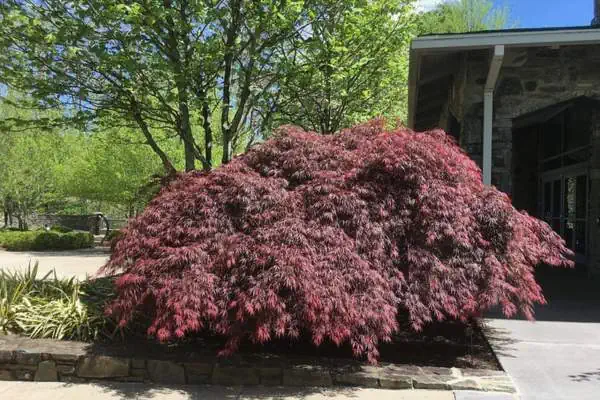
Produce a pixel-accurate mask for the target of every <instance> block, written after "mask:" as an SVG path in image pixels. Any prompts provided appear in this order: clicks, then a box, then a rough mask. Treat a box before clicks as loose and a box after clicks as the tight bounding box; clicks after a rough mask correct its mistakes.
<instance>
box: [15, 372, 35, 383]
mask: <svg viewBox="0 0 600 400" xmlns="http://www.w3.org/2000/svg"><path fill="white" fill-rule="evenodd" d="M33 376H34V373H33V372H32V371H29V370H25V369H22V370H16V371H15V378H16V379H17V380H19V381H32V380H33Z"/></svg>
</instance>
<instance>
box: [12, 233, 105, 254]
mask: <svg viewBox="0 0 600 400" xmlns="http://www.w3.org/2000/svg"><path fill="white" fill-rule="evenodd" d="M93 245H94V236H93V235H91V234H90V233H86V232H67V233H60V232H53V231H50V232H48V231H24V232H15V231H0V247H4V248H5V249H6V250H9V251H28V250H31V251H43V250H76V249H84V248H89V247H93Z"/></svg>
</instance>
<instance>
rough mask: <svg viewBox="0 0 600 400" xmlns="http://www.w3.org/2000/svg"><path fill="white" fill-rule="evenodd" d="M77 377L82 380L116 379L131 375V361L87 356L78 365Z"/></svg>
mask: <svg viewBox="0 0 600 400" xmlns="http://www.w3.org/2000/svg"><path fill="white" fill-rule="evenodd" d="M75 372H76V374H77V376H79V377H82V378H116V377H122V376H128V375H129V360H128V359H126V358H118V357H108V356H87V357H83V358H81V359H80V360H79V362H78V363H77V367H76V369H75Z"/></svg>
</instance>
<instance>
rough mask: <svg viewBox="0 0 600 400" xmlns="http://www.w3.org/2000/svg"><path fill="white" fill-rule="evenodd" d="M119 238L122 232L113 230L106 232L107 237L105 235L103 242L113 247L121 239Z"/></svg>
mask: <svg viewBox="0 0 600 400" xmlns="http://www.w3.org/2000/svg"><path fill="white" fill-rule="evenodd" d="M121 236H123V232H122V231H121V230H119V229H114V230H112V231H110V232H108V235H106V237H105V238H104V240H105V241H106V242H108V243H109V244H110V245H113V244H115V243H116V242H117V241H118V240H119V239H120V238H121Z"/></svg>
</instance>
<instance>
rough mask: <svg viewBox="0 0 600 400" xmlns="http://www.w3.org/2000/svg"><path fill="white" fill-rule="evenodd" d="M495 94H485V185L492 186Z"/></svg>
mask: <svg viewBox="0 0 600 400" xmlns="http://www.w3.org/2000/svg"><path fill="white" fill-rule="evenodd" d="M493 119H494V92H493V91H491V92H485V93H484V94H483V184H484V185H491V184H492V125H493Z"/></svg>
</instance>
